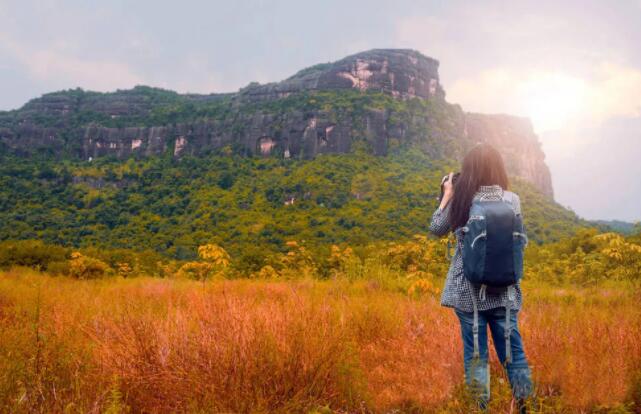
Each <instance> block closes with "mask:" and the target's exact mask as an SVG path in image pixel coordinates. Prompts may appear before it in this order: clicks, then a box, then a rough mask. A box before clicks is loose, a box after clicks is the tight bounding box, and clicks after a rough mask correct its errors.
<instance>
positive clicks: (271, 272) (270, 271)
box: [256, 265, 280, 279]
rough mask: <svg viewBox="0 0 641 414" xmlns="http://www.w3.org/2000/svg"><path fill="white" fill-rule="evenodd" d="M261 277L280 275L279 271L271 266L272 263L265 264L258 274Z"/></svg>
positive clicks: (272, 277) (268, 277)
mask: <svg viewBox="0 0 641 414" xmlns="http://www.w3.org/2000/svg"><path fill="white" fill-rule="evenodd" d="M256 276H257V277H258V278H260V279H275V278H277V277H278V276H280V275H279V274H278V271H277V270H276V269H274V268H273V267H271V266H270V265H266V266H263V267H262V268H261V269H260V270H259V271H258V274H257V275H256Z"/></svg>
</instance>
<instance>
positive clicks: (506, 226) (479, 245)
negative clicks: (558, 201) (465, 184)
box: [458, 192, 527, 362]
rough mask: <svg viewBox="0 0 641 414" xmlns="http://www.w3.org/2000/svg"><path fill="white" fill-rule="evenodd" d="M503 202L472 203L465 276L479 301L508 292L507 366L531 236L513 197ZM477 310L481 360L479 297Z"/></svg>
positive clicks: (465, 243) (465, 239)
mask: <svg viewBox="0 0 641 414" xmlns="http://www.w3.org/2000/svg"><path fill="white" fill-rule="evenodd" d="M503 194H504V195H503V197H502V198H501V199H500V200H496V199H494V197H493V199H491V200H490V199H484V197H481V198H479V199H477V200H474V201H473V202H472V206H471V207H470V217H469V219H468V221H467V223H466V224H465V226H464V227H462V228H460V229H458V231H460V232H461V233H462V246H461V247H462V251H461V253H462V257H463V275H464V276H465V278H466V279H467V280H469V281H470V283H471V284H472V285H474V286H477V287H479V298H478V299H480V300H485V294H486V292H488V291H489V292H494V293H500V292H502V291H504V290H507V299H508V300H507V303H506V304H505V311H506V312H505V317H506V322H505V327H506V328H505V344H506V346H505V349H506V362H511V352H510V351H511V350H510V334H511V327H510V302H511V301H513V300H514V299H515V291H514V286H515V284H516V283H517V282H518V281H519V280H520V279H521V278H522V277H523V252H524V249H525V246H526V244H527V236H526V235H525V228H524V226H523V219H522V218H521V215H520V214H517V213H516V212H515V211H514V209H513V197H514V195H513V193H509V192H504V193H503ZM472 304H473V306H474V326H473V333H474V355H475V356H478V309H477V307H478V306H477V298H476V295H475V294H474V293H473V294H472Z"/></svg>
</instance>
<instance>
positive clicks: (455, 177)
mask: <svg viewBox="0 0 641 414" xmlns="http://www.w3.org/2000/svg"><path fill="white" fill-rule="evenodd" d="M460 175H461V173H460V172H457V173H454V174H452V185H454V184H456V180H458V178H459V177H460ZM448 177H449V174H448V175H446V176H444V177H443V179H442V180H441V195H440V196H439V197H438V200H439V201H441V200H442V199H443V184H445V182H446V181H447V178H448Z"/></svg>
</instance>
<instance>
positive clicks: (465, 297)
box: [430, 185, 522, 312]
mask: <svg viewBox="0 0 641 414" xmlns="http://www.w3.org/2000/svg"><path fill="white" fill-rule="evenodd" d="M480 197H484V199H485V200H501V199H502V198H506V199H508V200H509V199H510V197H511V200H512V207H513V208H514V211H515V212H516V214H521V202H520V200H519V196H518V195H516V194H514V193H511V192H509V191H503V189H502V188H501V187H500V186H498V185H491V186H481V187H480V188H479V191H478V192H477V193H476V194H475V195H474V199H478V198H480ZM449 210H450V204H448V205H447V206H445V209H443V210H441V209H440V208H437V209H436V211H435V212H434V214H433V215H432V222H431V223H430V232H432V233H434V234H435V235H437V236H439V237H440V236H444V235H446V234H447V233H449V232H450V230H451V228H450V227H451V226H450V222H449ZM462 245H463V240H462V239H461V237H460V236H457V240H456V250H455V253H454V256H452V261H451V262H450V269H449V271H448V272H447V279H446V280H445V287H444V288H443V294H442V295H441V305H443V306H447V307H450V308H456V309H458V310H461V311H463V312H472V311H473V310H474V308H473V305H472V295H473V294H474V295H476V297H477V304H478V310H479V311H483V310H488V309H494V308H498V307H504V306H505V305H506V304H507V303H508V298H507V291H503V292H502V293H500V294H491V293H490V292H487V294H486V298H485V300H480V299H478V298H479V288H478V287H475V286H473V285H472V284H471V283H470V282H469V281H468V280H467V279H466V278H465V277H464V276H463V257H462V255H461V246H462ZM515 291H516V297H515V300H514V301H513V302H512V303H511V304H510V308H511V309H513V310H516V311H518V310H519V309H521V302H522V295H521V286H520V285H519V283H518V282H517V284H516V286H515Z"/></svg>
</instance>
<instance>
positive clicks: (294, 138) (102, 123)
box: [0, 49, 553, 196]
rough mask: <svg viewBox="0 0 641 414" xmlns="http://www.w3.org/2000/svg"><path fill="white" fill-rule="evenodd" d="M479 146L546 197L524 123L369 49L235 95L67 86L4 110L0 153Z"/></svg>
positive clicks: (427, 69)
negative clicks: (456, 98)
mask: <svg viewBox="0 0 641 414" xmlns="http://www.w3.org/2000/svg"><path fill="white" fill-rule="evenodd" d="M477 142H491V143H493V144H495V145H496V146H497V147H498V148H500V149H501V150H502V151H503V153H504V155H505V158H506V164H507V167H508V169H509V171H510V173H511V174H512V175H515V176H519V177H522V178H524V179H525V180H527V181H530V182H531V183H533V184H534V185H536V186H537V187H538V188H539V189H540V190H541V191H542V192H543V193H545V194H547V195H549V196H552V194H553V192H552V184H551V180H550V173H549V170H548V168H547V166H546V165H545V162H544V154H543V152H542V151H541V148H540V145H539V142H538V139H537V137H536V135H534V133H533V131H532V127H531V125H530V123H529V121H527V120H525V119H521V118H515V117H510V116H507V115H481V114H466V113H464V112H463V111H462V110H461V108H460V107H458V106H456V105H450V104H448V103H447V102H446V101H445V93H444V91H443V88H442V87H441V85H440V82H439V74H438V61H436V60H434V59H431V58H429V57H426V56H424V55H422V54H421V53H419V52H416V51H413V50H397V49H375V50H371V51H367V52H362V53H358V54H355V55H352V56H348V57H346V58H344V59H342V60H339V61H337V62H333V63H326V64H320V65H316V66H312V67H310V68H307V69H304V70H301V71H300V72H298V73H297V74H295V75H294V76H292V77H290V78H288V79H286V80H284V81H282V82H277V83H269V84H265V85H260V84H257V83H252V84H250V85H248V86H247V87H245V88H242V89H241V90H240V91H238V92H237V93H234V94H210V95H195V94H187V95H180V94H177V93H174V92H171V91H165V90H161V89H155V88H149V87H136V88H134V89H131V90H124V91H116V92H113V93H95V92H86V91H82V90H70V91H62V92H56V93H51V94H47V95H44V96H42V97H41V98H38V99H34V100H32V101H30V102H28V103H27V104H26V105H24V107H22V108H20V109H19V110H15V111H9V112H2V113H0V151H1V152H5V153H7V152H9V153H14V154H17V155H21V156H32V155H34V154H42V155H44V156H51V157H79V158H84V159H90V158H95V157H100V156H106V155H113V156H116V157H118V158H127V157H130V156H150V155H156V154H163V153H167V152H169V153H171V154H172V155H173V156H177V157H178V156H181V155H184V154H192V155H198V154H201V153H204V152H209V151H223V152H229V151H233V152H236V153H240V154H244V155H256V156H278V157H284V158H290V157H296V158H313V157H316V156H317V155H318V154H322V153H344V152H350V151H352V150H354V149H355V148H356V147H358V148H365V149H367V150H368V151H371V152H373V153H375V154H377V155H385V154H387V153H388V152H389V151H391V150H395V149H396V148H398V147H402V146H408V145H411V146H416V147H418V148H420V149H421V150H422V151H424V152H425V153H427V154H429V155H430V156H432V157H433V158H460V157H461V156H462V154H463V153H464V152H465V150H466V149H467V148H469V147H470V146H472V145H474V144H475V143H477Z"/></svg>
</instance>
